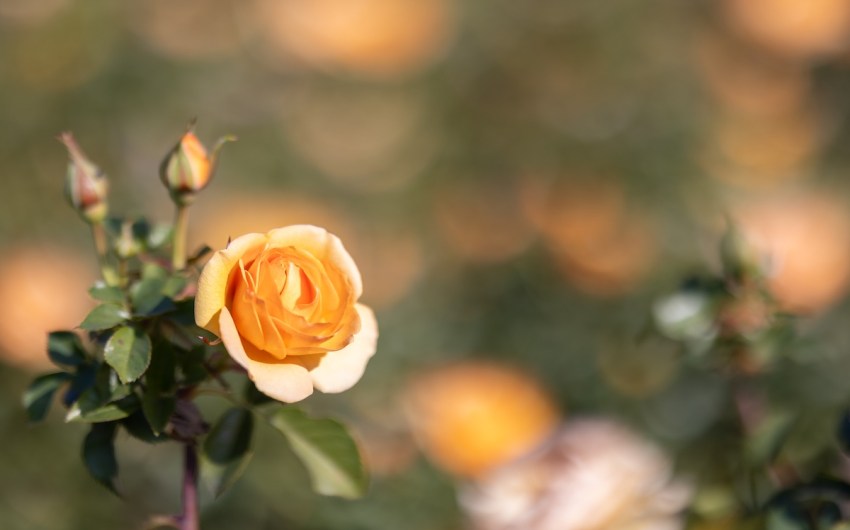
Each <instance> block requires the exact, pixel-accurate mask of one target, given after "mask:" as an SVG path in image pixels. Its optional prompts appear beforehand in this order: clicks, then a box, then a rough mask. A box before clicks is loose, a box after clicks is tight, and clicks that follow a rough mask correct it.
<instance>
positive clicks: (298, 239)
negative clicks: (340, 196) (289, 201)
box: [266, 225, 363, 299]
mask: <svg viewBox="0 0 850 530" xmlns="http://www.w3.org/2000/svg"><path fill="white" fill-rule="evenodd" d="M266 235H267V237H268V239H269V246H270V247H272V248H282V247H289V246H292V247H295V248H298V249H305V250H308V251H310V252H311V253H312V254H313V255H314V256H316V258H318V259H319V260H320V261H322V262H324V261H326V260H327V261H329V262H330V263H333V264H334V265H335V266H336V267H337V268H338V269H339V271H340V272H341V273H342V274H343V275H344V276H346V277H348V279H349V280H351V287H352V289H353V290H354V298H355V299H357V298H360V295H361V294H363V280H362V279H361V278H360V270H358V269H357V265H355V264H354V259H353V258H352V257H351V255H350V254H349V253H348V251H347V250H345V247H344V246H343V245H342V241H340V240H339V238H338V237H336V236H335V235H333V234H331V233H329V232H328V231H327V230H325V229H324V228H319V227H317V226H312V225H293V226H286V227H283V228H277V229H275V230H272V231H270V232H269V233H268V234H266Z"/></svg>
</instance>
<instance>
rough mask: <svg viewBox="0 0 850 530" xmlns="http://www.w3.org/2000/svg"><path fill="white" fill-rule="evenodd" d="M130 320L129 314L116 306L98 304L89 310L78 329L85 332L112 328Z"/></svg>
mask: <svg viewBox="0 0 850 530" xmlns="http://www.w3.org/2000/svg"><path fill="white" fill-rule="evenodd" d="M129 318H130V313H128V312H127V310H125V309H124V308H123V307H122V306H120V305H118V304H100V305H99V306H97V307H95V308H94V309H92V310H91V312H90V313H89V314H88V316H86V318H85V320H83V323H82V324H80V327H81V328H83V329H85V330H87V331H102V330H104V329H109V328H114V327H115V326H117V325H119V324H122V323H124V322H125V321H126V320H127V319H129Z"/></svg>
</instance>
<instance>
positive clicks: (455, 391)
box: [404, 361, 558, 476]
mask: <svg viewBox="0 0 850 530" xmlns="http://www.w3.org/2000/svg"><path fill="white" fill-rule="evenodd" d="M404 399H405V402H406V408H407V415H408V417H409V419H410V423H411V427H412V429H413V433H414V435H415V436H416V439H417V440H418V441H419V443H420V445H421V447H422V449H423V450H424V451H425V453H426V454H427V455H428V456H429V458H431V459H432V460H433V461H434V463H436V464H437V465H438V466H440V467H441V468H443V469H445V470H446V471H449V472H451V473H455V474H458V475H461V476H480V475H484V474H486V473H488V472H490V471H492V470H494V469H495V468H497V467H499V466H500V465H503V464H505V463H507V462H509V461H511V460H512V459H514V458H516V457H518V456H520V455H522V454H524V453H526V452H527V451H529V450H531V449H532V448H534V447H535V446H536V445H537V444H539V443H540V442H541V441H542V440H544V439H545V438H546V437H547V436H548V435H549V434H550V433H551V432H552V430H553V429H554V428H555V426H556V425H557V422H558V413H557V409H556V408H555V406H554V405H553V403H552V401H551V400H550V398H549V397H548V396H547V394H546V393H545V391H544V390H543V389H542V388H541V387H540V386H539V384H538V383H537V382H536V381H535V380H534V379H532V378H530V377H529V376H528V375H526V374H524V373H522V372H521V371H518V370H517V369H515V368H513V367H509V366H502V365H499V364H494V363H490V362H481V361H477V362H476V361H467V362H462V363H457V364H450V365H446V366H441V367H437V368H433V369H432V370H431V371H429V372H426V373H423V374H420V375H419V376H417V377H416V379H415V380H414V381H413V382H412V383H411V385H410V389H409V391H408V392H407V393H406V395H405V397H404Z"/></svg>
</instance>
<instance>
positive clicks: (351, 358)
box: [310, 304, 378, 394]
mask: <svg viewBox="0 0 850 530" xmlns="http://www.w3.org/2000/svg"><path fill="white" fill-rule="evenodd" d="M356 308H357V312H358V314H359V315H360V322H361V327H360V331H359V332H358V333H357V334H356V335H355V336H354V339H353V340H352V341H351V343H350V344H349V345H348V346H346V347H345V348H343V349H341V350H339V351H332V352H328V353H327V354H326V355H325V356H324V357H322V360H321V361H320V362H319V364H318V366H316V368H313V369H312V370H310V376H311V377H312V378H313V385H314V386H315V387H316V388H317V389H319V390H321V391H322V392H327V393H330V394H334V393H337V392H342V391H344V390H348V389H349V388H351V387H352V386H354V384H355V383H356V382H357V381H359V380H360V378H361V377H362V376H363V372H364V371H365V370H366V363H367V362H369V359H370V358H371V357H372V355H374V354H375V349H376V348H377V345H378V322H377V320H375V313H373V312H372V310H371V309H369V308H368V307H366V306H365V305H363V304H357V306H356Z"/></svg>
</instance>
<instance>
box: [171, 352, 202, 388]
mask: <svg viewBox="0 0 850 530" xmlns="http://www.w3.org/2000/svg"><path fill="white" fill-rule="evenodd" d="M204 353H205V349H204V348H203V347H198V348H194V349H193V350H191V351H187V352H184V353H182V354H181V355H180V356H179V358H178V362H179V363H180V371H181V372H182V373H183V383H184V384H186V385H194V384H197V383H201V382H203V381H205V380H206V378H207V377H208V376H209V373H208V372H207V369H206V367H204Z"/></svg>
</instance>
